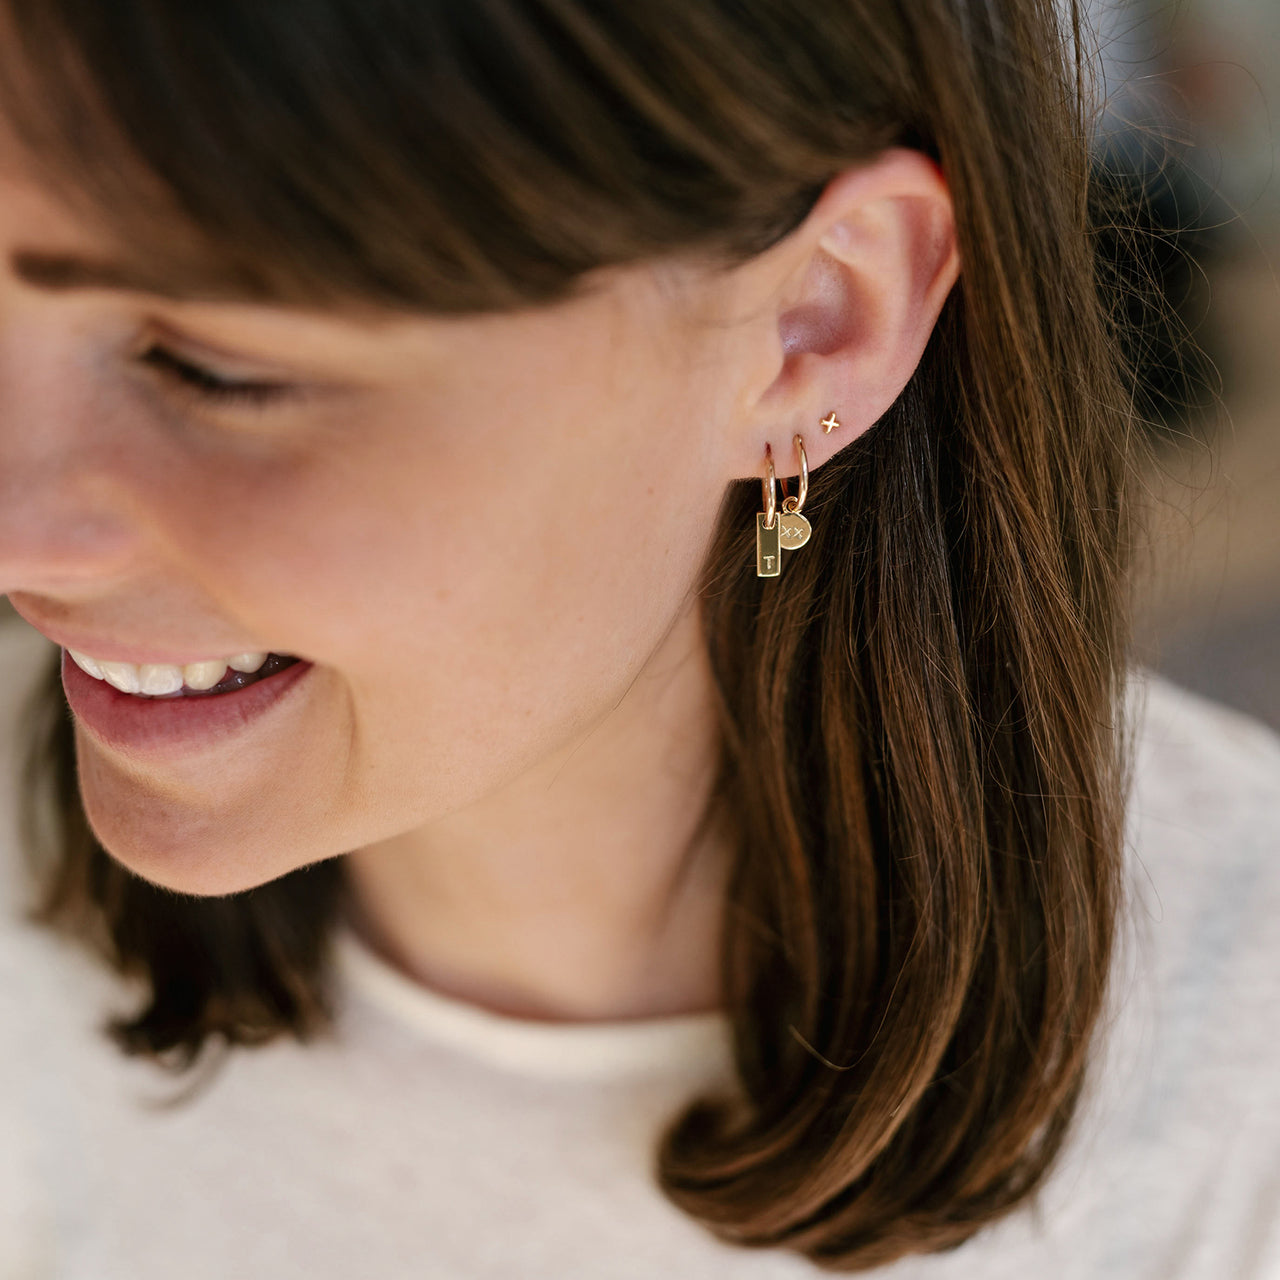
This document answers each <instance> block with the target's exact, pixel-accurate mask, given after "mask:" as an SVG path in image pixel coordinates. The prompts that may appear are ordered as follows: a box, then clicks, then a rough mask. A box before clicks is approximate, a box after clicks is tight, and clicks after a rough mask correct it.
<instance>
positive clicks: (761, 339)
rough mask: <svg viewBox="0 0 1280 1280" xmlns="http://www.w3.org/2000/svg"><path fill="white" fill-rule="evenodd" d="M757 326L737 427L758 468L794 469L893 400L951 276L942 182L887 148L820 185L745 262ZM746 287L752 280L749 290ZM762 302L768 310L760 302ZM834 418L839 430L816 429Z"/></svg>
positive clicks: (927, 166) (915, 157)
mask: <svg viewBox="0 0 1280 1280" xmlns="http://www.w3.org/2000/svg"><path fill="white" fill-rule="evenodd" d="M745 269H746V270H748V271H749V272H751V273H754V279H753V285H754V289H758V290H760V292H756V294H755V302H756V303H757V305H756V306H753V307H752V308H751V310H752V311H753V312H754V314H755V316H756V317H757V318H758V320H759V321H761V322H763V323H759V324H756V325H753V326H751V327H752V328H753V330H754V333H755V337H754V338H753V340H752V342H751V343H750V344H749V345H750V346H751V347H752V348H753V353H752V356H751V365H750V370H749V371H744V372H745V376H744V379H743V381H742V382H741V383H740V392H741V395H740V398H739V402H738V409H739V413H740V415H741V416H740V418H739V423H740V425H743V426H744V427H745V428H746V430H747V435H748V437H749V438H748V439H746V440H744V445H746V446H747V447H749V448H751V449H753V450H754V452H755V456H754V458H753V459H752V462H751V464H750V465H751V470H752V471H753V472H755V473H756V474H763V466H764V450H765V445H766V443H767V444H768V445H769V446H770V448H771V452H772V455H773V463H774V468H775V471H776V473H777V475H778V476H779V478H781V477H783V476H793V475H798V474H799V471H800V463H799V455H798V454H797V452H796V449H795V446H794V443H793V437H794V436H795V434H796V433H797V432H798V433H800V434H801V435H802V436H803V438H804V446H805V455H806V459H807V462H808V465H809V467H810V468H813V467H817V466H821V465H822V463H823V462H825V461H826V459H827V458H829V457H830V456H831V455H832V454H833V453H835V452H836V451H837V450H839V449H842V448H844V446H845V445H847V444H848V443H849V442H850V441H851V440H853V439H855V438H856V437H857V436H859V435H861V433H862V432H864V431H865V430H866V429H867V428H868V427H870V426H871V425H872V424H873V423H874V422H876V421H877V419H879V418H880V416H881V415H882V414H883V413H884V412H885V411H886V410H887V409H888V408H889V406H890V405H891V404H892V403H893V402H894V401H895V400H896V399H897V398H898V396H899V395H900V394H901V392H902V390H903V388H904V387H905V386H906V384H907V382H908V380H909V379H910V377H911V375H912V373H914V372H915V369H916V366H917V365H918V364H919V363H920V357H921V356H922V355H923V354H924V349H925V345H926V344H927V343H928V340H929V335H930V333H931V332H932V331H933V326H934V324H935V323H936V322H937V319H938V314H939V312H940V311H941V310H942V304H943V302H944V301H945V300H946V297H947V294H948V293H949V292H950V291H951V287H952V285H954V284H955V281H956V278H957V276H958V275H959V270H960V260H959V254H958V251H957V248H956V234H955V216H954V211H953V207H952V203H951V195H950V192H949V190H948V188H947V184H946V180H945V178H944V177H943V175H942V172H941V170H940V169H939V168H938V166H937V165H936V164H935V163H934V162H933V161H932V160H930V159H929V157H927V156H925V155H924V154H922V153H921V152H917V151H911V150H907V149H905V148H894V149H892V150H889V151H885V152H882V153H881V154H880V155H879V156H878V157H877V158H876V159H875V160H873V161H871V162H870V163H868V164H865V165H862V166H859V167H858V168H856V169H850V170H847V171H846V172H844V173H842V174H840V175H838V176H837V177H836V178H834V179H832V181H831V182H830V183H829V184H828V186H827V187H826V189H825V190H824V192H823V194H822V196H821V197H820V198H819V200H818V202H817V203H816V204H815V205H814V207H813V208H812V209H811V210H810V212H809V215H808V217H807V218H806V219H805V221H804V222H803V223H802V224H801V225H800V226H799V227H798V228H797V229H796V230H795V231H793V232H792V233H791V234H790V235H789V236H787V238H786V239H785V240H783V241H781V242H780V243H779V244H776V245H774V246H773V247H772V248H770V249H768V250H766V252H765V253H764V254H762V255H760V257H759V258H757V259H755V260H753V261H752V262H751V263H749V264H747V268H745ZM749 287H751V286H749ZM760 303H763V304H764V305H762V306H761V305H759V304H760ZM832 411H834V412H835V415H836V417H837V419H838V420H839V423H840V425H839V426H838V427H836V428H834V429H833V430H832V431H831V432H830V433H827V432H824V431H823V429H822V427H821V425H820V420H821V419H823V418H825V417H827V415H828V414H829V413H831V412H832Z"/></svg>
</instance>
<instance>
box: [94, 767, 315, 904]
mask: <svg viewBox="0 0 1280 1280" xmlns="http://www.w3.org/2000/svg"><path fill="white" fill-rule="evenodd" d="M80 796H81V801H82V803H83V805H84V812H85V817H86V818H87V819H88V822H89V827H90V829H91V830H92V832H93V834H94V836H95V837H96V838H97V840H98V842H99V843H100V844H101V845H102V847H103V848H104V849H105V850H106V851H107V853H109V854H110V855H111V857H112V858H114V859H115V860H116V861H117V862H119V863H120V864H121V865H122V866H124V867H126V868H127V869H128V870H129V871H131V872H133V874H134V875H136V876H139V877H140V878H141V879H143V880H146V881H148V882H149V883H151V884H153V885H157V886H158V887H160V888H164V889H171V890H173V891H174V892H176V893H186V894H194V895H196V896H198V897H221V896H223V895H226V894H231V893H241V892H243V891H244V890H246V889H256V888H257V887H258V886H259V885H263V884H266V883H268V882H269V881H271V880H275V879H278V878H279V877H280V876H282V875H286V874H288V872H290V871H293V870H296V869H297V868H298V867H301V866H304V865H306V864H307V863H308V862H311V861H314V857H315V855H314V854H311V855H310V856H308V854H307V853H305V852H301V851H300V852H299V853H298V855H297V857H296V858H291V857H290V856H289V850H288V845H287V844H285V843H284V842H282V841H281V840H280V839H279V838H277V836H276V835H275V834H274V833H273V831H272V829H271V824H269V823H264V822H262V821H261V820H258V821H256V822H254V821H246V820H245V818H244V817H243V816H242V815H240V814H236V813H229V812H227V810H226V808H225V807H224V806H219V807H218V808H216V809H210V808H196V807H194V806H190V805H184V804H182V803H180V802H177V801H175V800H173V799H171V798H168V797H164V796H155V795H152V794H148V793H147V791H146V789H145V788H144V787H142V786H140V785H138V784H137V783H136V782H135V783H133V784H132V785H122V783H121V780H120V779H119V778H118V777H117V778H114V779H112V778H104V777H103V776H102V775H101V774H100V773H97V771H95V770H92V769H84V770H82V773H81V779H80Z"/></svg>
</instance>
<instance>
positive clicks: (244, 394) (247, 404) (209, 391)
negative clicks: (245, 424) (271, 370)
mask: <svg viewBox="0 0 1280 1280" xmlns="http://www.w3.org/2000/svg"><path fill="white" fill-rule="evenodd" d="M138 359H139V360H140V361H141V362H142V363H143V364H149V365H151V366H153V367H154V368H156V369H159V370H160V372H161V373H163V374H164V375H165V376H166V377H167V378H169V379H170V380H171V381H174V382H177V383H179V384H181V386H182V389H183V390H184V391H186V392H188V393H190V394H192V395H195V396H197V397H199V398H200V399H201V400H204V401H207V402H209V403H211V404H215V405H219V406H237V407H241V408H255V409H260V408H266V407H267V406H268V405H271V404H273V403H276V402H278V401H280V400H284V399H288V398H290V397H292V396H296V395H298V394H299V391H300V389H299V388H297V387H294V386H291V385H290V384H289V383H286V382H233V381H230V380H228V379H226V378H220V377H219V376H218V375H217V374H215V373H211V372H210V371H209V370H208V369H203V368H201V367H200V366H199V365H197V364H192V363H191V362H190V361H189V360H184V359H182V358H181V357H180V356H176V355H174V354H173V352H172V351H168V350H166V349H165V348H164V347H159V346H156V347H151V348H150V349H149V350H148V351H146V352H145V353H144V354H143V355H141V356H139V357H138Z"/></svg>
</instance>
